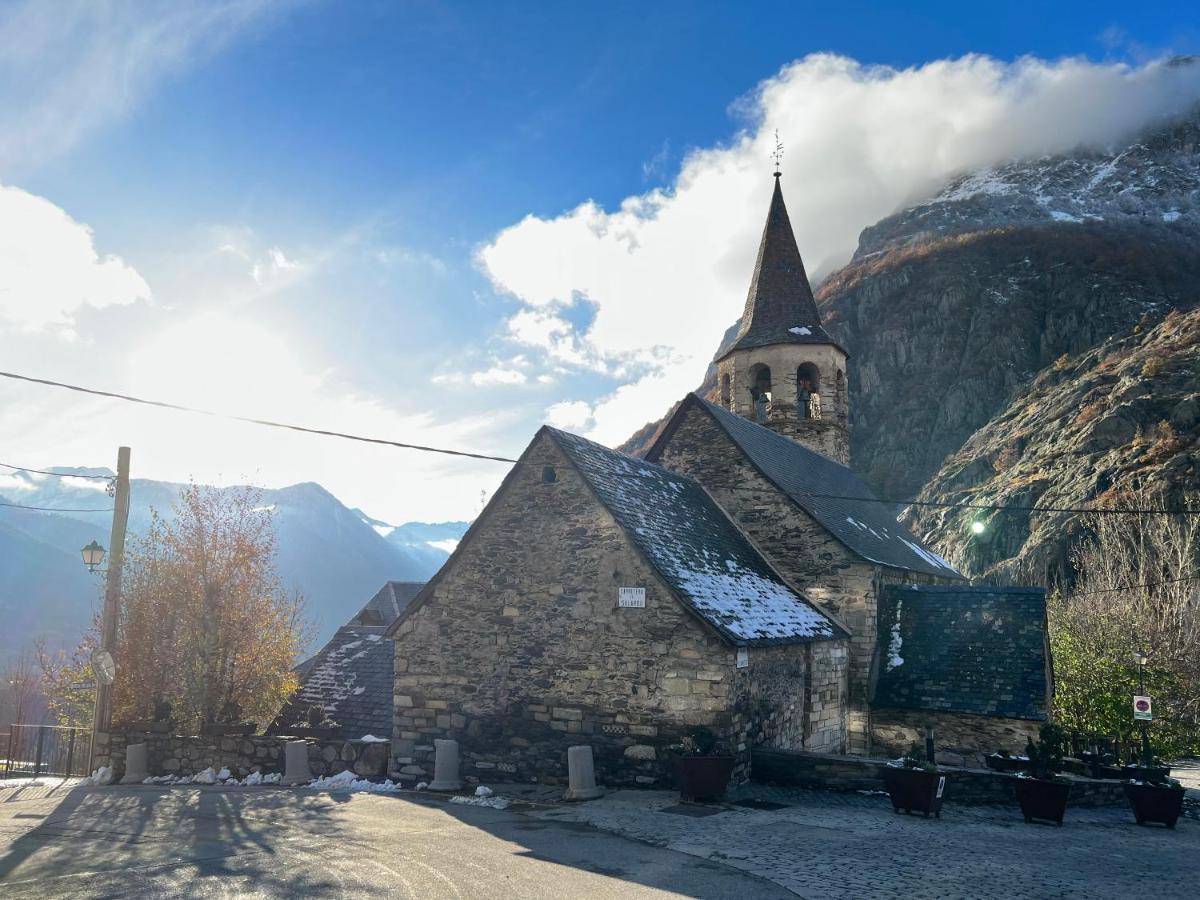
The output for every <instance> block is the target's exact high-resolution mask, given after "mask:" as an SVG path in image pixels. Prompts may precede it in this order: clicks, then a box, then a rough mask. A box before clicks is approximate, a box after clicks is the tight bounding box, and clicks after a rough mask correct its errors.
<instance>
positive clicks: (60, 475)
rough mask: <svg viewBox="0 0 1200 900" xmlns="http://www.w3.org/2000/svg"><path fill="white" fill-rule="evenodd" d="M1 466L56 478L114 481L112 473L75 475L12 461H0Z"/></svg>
mask: <svg viewBox="0 0 1200 900" xmlns="http://www.w3.org/2000/svg"><path fill="white" fill-rule="evenodd" d="M0 466H3V467H4V468H6V469H15V470H16V471H18V472H36V473H37V474H38V475H53V476H54V477H55V478H95V479H96V480H98V481H112V480H113V476H112V475H74V474H72V473H70V472H50V471H48V470H46V469H30V468H29V467H27V466H14V465H12V464H11V463H4V462H0Z"/></svg>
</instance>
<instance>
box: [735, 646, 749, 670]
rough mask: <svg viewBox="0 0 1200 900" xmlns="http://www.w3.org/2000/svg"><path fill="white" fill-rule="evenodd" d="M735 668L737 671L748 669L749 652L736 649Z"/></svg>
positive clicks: (743, 648) (742, 648)
mask: <svg viewBox="0 0 1200 900" xmlns="http://www.w3.org/2000/svg"><path fill="white" fill-rule="evenodd" d="M737 667H738V668H739V669H748V668H749V667H750V651H749V649H747V648H746V647H738V648H737Z"/></svg>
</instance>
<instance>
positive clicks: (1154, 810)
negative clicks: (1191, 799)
mask: <svg viewBox="0 0 1200 900" xmlns="http://www.w3.org/2000/svg"><path fill="white" fill-rule="evenodd" d="M1125 796H1126V797H1128V798H1129V805H1130V806H1132V807H1133V817H1134V818H1135V819H1137V823H1138V824H1139V825H1143V824H1145V823H1146V822H1160V823H1162V824H1163V825H1166V826H1167V827H1168V828H1174V827H1175V823H1176V822H1178V821H1179V814H1180V813H1181V812H1183V788H1173V787H1160V786H1158V785H1153V784H1127V785H1125Z"/></svg>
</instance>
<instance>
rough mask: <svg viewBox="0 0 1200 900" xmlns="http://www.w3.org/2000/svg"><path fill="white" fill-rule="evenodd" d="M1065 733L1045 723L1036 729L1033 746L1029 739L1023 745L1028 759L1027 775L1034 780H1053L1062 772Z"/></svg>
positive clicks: (1056, 726) (1057, 727)
mask: <svg viewBox="0 0 1200 900" xmlns="http://www.w3.org/2000/svg"><path fill="white" fill-rule="evenodd" d="M1065 744H1066V733H1065V732H1064V731H1063V730H1062V728H1060V727H1059V726H1058V725H1054V724H1051V723H1050V722H1046V723H1045V724H1044V725H1042V727H1041V728H1039V729H1038V740H1037V743H1036V744H1035V743H1034V742H1033V738H1030V739H1029V740H1028V741H1027V742H1026V744H1025V755H1026V756H1027V757H1029V774H1030V775H1032V776H1033V777H1034V778H1053V777H1054V776H1055V775H1057V774H1058V773H1059V772H1061V771H1062V765H1063V748H1064V746H1065Z"/></svg>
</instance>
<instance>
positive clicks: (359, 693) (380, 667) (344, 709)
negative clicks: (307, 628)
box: [272, 625, 395, 740]
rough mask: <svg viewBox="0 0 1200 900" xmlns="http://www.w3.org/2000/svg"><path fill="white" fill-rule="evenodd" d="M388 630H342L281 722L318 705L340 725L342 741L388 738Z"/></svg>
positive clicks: (390, 650) (317, 658)
mask: <svg viewBox="0 0 1200 900" xmlns="http://www.w3.org/2000/svg"><path fill="white" fill-rule="evenodd" d="M385 630H386V629H385V628H384V627H383V626H381V625H343V626H342V627H341V628H339V629H338V630H337V632H336V633H335V634H334V635H333V637H332V638H330V640H329V643H327V644H326V645H325V646H324V647H322V648H321V650H320V652H319V653H317V655H316V656H314V657H313V658H312V660H311V664H310V665H309V668H308V671H307V673H306V674H305V675H304V677H303V679H302V681H301V683H300V689H299V690H298V691H297V692H296V694H295V695H294V696H293V697H292V699H291V700H290V701H289V702H288V704H287V706H286V707H285V708H284V711H283V713H282V714H281V715H280V717H279V721H281V722H288V723H292V724H294V723H296V722H297V721H298V719H299V718H302V717H303V715H304V714H305V713H306V712H307V710H308V708H309V707H310V706H312V705H313V704H314V703H318V704H320V705H321V706H323V707H324V708H325V711H326V712H327V713H328V714H329V717H330V718H331V719H333V720H334V721H335V722H337V723H338V725H339V726H340V728H341V733H340V737H341V738H342V739H344V740H358V739H359V738H361V737H363V736H364V735H368V734H372V735H375V737H382V738H390V737H391V734H392V687H393V671H394V664H393V660H394V657H395V647H394V646H393V644H392V642H391V641H389V640H385V639H384V634H383V633H384V631H385ZM272 730H273V731H276V732H281V733H286V731H287V729H286V728H282V727H273V728H272Z"/></svg>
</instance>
